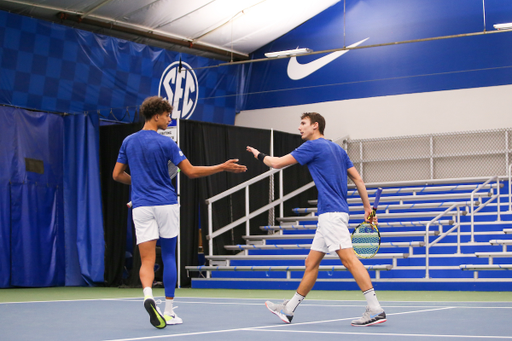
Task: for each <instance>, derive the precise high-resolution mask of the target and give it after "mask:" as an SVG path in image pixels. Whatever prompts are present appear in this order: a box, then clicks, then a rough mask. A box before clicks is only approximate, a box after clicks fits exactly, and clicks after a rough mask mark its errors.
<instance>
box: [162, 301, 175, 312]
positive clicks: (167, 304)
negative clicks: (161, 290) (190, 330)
mask: <svg viewBox="0 0 512 341" xmlns="http://www.w3.org/2000/svg"><path fill="white" fill-rule="evenodd" d="M173 302H174V299H172V298H166V299H165V310H164V315H172V314H174V310H172V304H173Z"/></svg>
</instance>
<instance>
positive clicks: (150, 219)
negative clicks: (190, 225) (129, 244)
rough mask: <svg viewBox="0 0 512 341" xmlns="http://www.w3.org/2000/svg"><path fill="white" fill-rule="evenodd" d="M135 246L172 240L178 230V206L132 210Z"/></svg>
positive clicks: (146, 207)
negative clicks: (161, 240) (166, 239)
mask: <svg viewBox="0 0 512 341" xmlns="http://www.w3.org/2000/svg"><path fill="white" fill-rule="evenodd" d="M132 215H133V222H134V223H135V235H136V236H137V245H139V244H140V243H144V242H147V241H150V240H155V239H158V238H159V237H162V238H174V237H176V236H177V235H178V232H179V229H180V205H179V204H175V205H162V206H141V207H137V208H134V209H133V214H132Z"/></svg>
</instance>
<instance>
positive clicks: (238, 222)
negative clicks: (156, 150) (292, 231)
mask: <svg viewBox="0 0 512 341" xmlns="http://www.w3.org/2000/svg"><path fill="white" fill-rule="evenodd" d="M288 167H289V166H288ZM288 167H284V168H281V169H271V170H269V171H267V172H265V173H263V174H260V175H258V176H256V177H254V178H252V179H251V180H247V181H245V182H243V183H241V184H239V185H237V186H235V187H233V188H231V189H229V190H227V191H224V192H222V193H219V194H217V195H215V196H213V197H211V198H209V199H206V204H207V205H208V235H207V236H206V239H208V245H209V255H210V256H213V239H214V238H215V237H218V236H220V235H221V234H223V233H226V232H227V231H230V230H232V229H233V228H235V227H237V226H239V225H242V224H244V223H245V232H246V235H248V236H249V235H250V233H251V232H250V220H251V219H252V218H254V217H256V216H257V215H259V214H261V213H264V212H266V211H268V210H270V209H271V208H273V207H276V206H278V205H279V206H280V209H279V217H280V218H282V217H283V214H284V213H283V211H284V205H283V204H284V202H285V201H286V200H288V199H291V198H293V197H294V196H296V195H299V194H301V193H302V192H304V191H307V190H308V189H310V188H311V187H314V186H315V183H314V182H313V181H311V182H310V183H308V184H306V185H304V186H302V187H300V188H298V189H296V190H294V191H292V192H290V193H288V194H286V195H284V192H283V171H284V170H285V169H287V168H288ZM275 173H279V198H278V199H276V200H273V201H272V202H270V203H269V204H267V205H265V206H263V207H261V208H259V209H257V210H255V211H253V212H250V210H249V201H250V200H249V198H250V196H249V186H250V185H252V184H254V183H256V182H258V181H261V180H263V179H266V178H268V177H271V176H273V175H274V174H275ZM240 190H245V216H243V217H242V218H240V219H238V220H236V221H234V222H232V223H230V224H228V225H226V226H224V227H221V228H220V229H218V230H216V231H215V232H214V231H213V203H214V202H216V201H219V200H220V199H222V198H225V197H227V196H228V195H231V194H233V193H235V192H238V191H240Z"/></svg>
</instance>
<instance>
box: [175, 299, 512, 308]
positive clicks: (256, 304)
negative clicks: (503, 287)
mask: <svg viewBox="0 0 512 341" xmlns="http://www.w3.org/2000/svg"><path fill="white" fill-rule="evenodd" d="M175 303H176V304H205V305H208V304H209V305H240V304H241V303H240V302H201V301H196V302H194V301H181V300H180V299H179V298H176V299H175ZM361 303H362V302H361ZM364 303H366V301H365V302H364ZM380 303H382V301H381V302H380ZM440 303H444V302H440ZM452 303H453V302H452ZM242 304H243V305H253V306H259V305H263V304H262V303H245V302H244V303H242ZM300 306H301V307H333V308H339V307H357V308H361V307H363V308H364V307H365V305H364V304H315V303H309V302H306V301H303V303H302V304H301V305H300ZM382 306H383V307H384V308H439V307H440V306H439V305H437V306H434V305H387V304H382ZM449 307H450V308H466V309H468V308H469V309H473V308H475V309H512V305H511V306H509V307H473V306H449Z"/></svg>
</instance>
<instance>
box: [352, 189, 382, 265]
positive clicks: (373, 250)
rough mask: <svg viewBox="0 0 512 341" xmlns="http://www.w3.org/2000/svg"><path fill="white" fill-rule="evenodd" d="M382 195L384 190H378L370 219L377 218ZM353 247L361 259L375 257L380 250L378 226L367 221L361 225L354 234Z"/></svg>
mask: <svg viewBox="0 0 512 341" xmlns="http://www.w3.org/2000/svg"><path fill="white" fill-rule="evenodd" d="M381 194H382V188H379V189H377V192H375V202H374V203H373V210H372V212H371V213H370V215H369V216H368V219H371V218H373V217H375V214H376V213H377V207H378V206H379V200H380V195H381ZM352 247H353V248H354V252H355V253H356V255H357V257H359V258H364V259H368V258H372V257H373V256H375V255H376V254H377V252H378V251H379V248H380V232H379V229H378V228H377V224H376V223H369V222H366V221H364V222H362V223H361V224H359V225H358V226H357V227H356V228H355V229H354V231H353V232H352Z"/></svg>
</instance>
